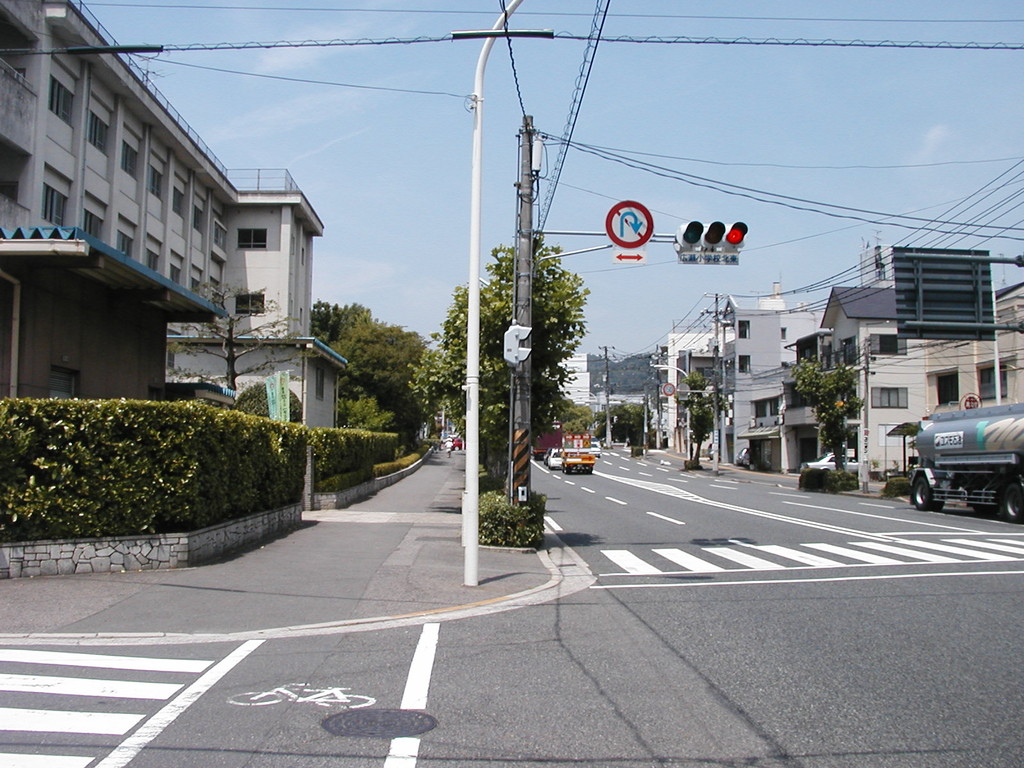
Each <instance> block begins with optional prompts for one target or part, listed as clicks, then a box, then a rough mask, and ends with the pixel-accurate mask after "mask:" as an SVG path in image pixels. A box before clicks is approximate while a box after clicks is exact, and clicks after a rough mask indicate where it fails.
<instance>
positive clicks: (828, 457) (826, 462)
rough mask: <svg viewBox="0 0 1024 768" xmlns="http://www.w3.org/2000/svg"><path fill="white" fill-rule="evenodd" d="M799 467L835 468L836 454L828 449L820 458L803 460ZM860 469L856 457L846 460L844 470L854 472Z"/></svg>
mask: <svg viewBox="0 0 1024 768" xmlns="http://www.w3.org/2000/svg"><path fill="white" fill-rule="evenodd" d="M800 468H801V469H835V468H836V455H835V454H834V453H832V452H831V451H829V452H828V453H826V454H825V455H824V456H822V457H821V458H820V459H815V460H814V461H805V462H804V463H803V464H801V465H800ZM859 469H860V464H859V463H858V462H857V460H856V459H847V460H846V471H847V472H853V473H854V474H856V473H857V471H858V470H859Z"/></svg>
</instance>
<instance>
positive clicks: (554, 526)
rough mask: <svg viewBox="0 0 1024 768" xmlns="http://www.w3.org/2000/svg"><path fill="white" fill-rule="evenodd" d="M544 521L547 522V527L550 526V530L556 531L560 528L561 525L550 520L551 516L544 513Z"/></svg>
mask: <svg viewBox="0 0 1024 768" xmlns="http://www.w3.org/2000/svg"><path fill="white" fill-rule="evenodd" d="M544 522H545V523H546V524H547V526H548V528H550V529H551V530H552V531H555V532H556V533H557V532H558V531H561V530H562V526H560V525H559V524H558V523H556V522H555V521H554V520H552V519H551V517H550V516H548V515H544Z"/></svg>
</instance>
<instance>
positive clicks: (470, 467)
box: [462, 0, 523, 587]
mask: <svg viewBox="0 0 1024 768" xmlns="http://www.w3.org/2000/svg"><path fill="white" fill-rule="evenodd" d="M522 2H523V0H510V2H509V4H508V6H507V7H506V9H505V12H504V13H502V14H501V15H499V16H498V20H497V21H496V22H495V24H494V27H493V29H494V31H497V30H500V29H503V28H504V26H505V22H506V20H507V18H508V17H509V16H511V15H512V12H513V11H515V9H516V8H518V7H519V5H520V4H521V3H522ZM494 40H495V38H493V37H489V38H487V39H485V40H484V44H483V48H481V50H480V58H479V59H477V63H476V79H475V80H474V81H473V94H472V96H470V106H471V108H472V109H473V170H472V173H473V179H472V184H471V186H470V203H469V285H468V286H467V288H468V291H469V293H468V296H467V309H466V386H465V389H466V490H465V492H464V494H463V499H462V544H463V548H464V550H465V552H464V554H465V558H464V576H463V583H464V584H465V585H466V586H467V587H475V586H478V585H479V583H480V577H479V555H480V476H479V471H480V470H479V467H480V252H481V246H482V244H481V234H480V229H481V223H480V219H481V210H482V207H483V205H482V197H483V154H484V136H483V133H484V121H483V118H484V96H483V94H484V69H485V68H486V67H487V57H488V56H489V55H490V53H491V48H492V47H493V46H494Z"/></svg>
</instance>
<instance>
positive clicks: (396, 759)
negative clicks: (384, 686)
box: [384, 622, 441, 768]
mask: <svg viewBox="0 0 1024 768" xmlns="http://www.w3.org/2000/svg"><path fill="white" fill-rule="evenodd" d="M440 628H441V625H440V624H438V623H437V622H431V623H429V624H424V625H423V631H422V632H420V641H419V642H418V643H417V644H416V652H415V653H414V654H413V657H412V664H411V665H410V666H409V677H408V678H406V681H405V693H403V694H402V704H401V708H402V709H420V710H422V709H426V708H427V692H428V690H429V689H430V675H431V673H432V671H433V669H434V656H435V655H436V653H437V637H438V632H439V630H440ZM419 752H420V740H419V739H418V738H416V737H410V736H403V737H399V738H394V739H392V740H391V748H390V749H389V750H388V756H387V759H386V760H385V761H384V768H416V758H417V756H418V755H419Z"/></svg>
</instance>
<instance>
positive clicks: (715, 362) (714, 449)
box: [711, 293, 722, 477]
mask: <svg viewBox="0 0 1024 768" xmlns="http://www.w3.org/2000/svg"><path fill="white" fill-rule="evenodd" d="M713 338H714V341H713V342H712V344H713V346H712V350H713V356H712V375H711V379H712V381H713V382H714V396H713V397H712V408H713V409H714V422H713V424H714V427H713V428H714V435H715V436H714V438H713V439H712V441H711V454H712V458H711V474H713V475H715V476H716V477H717V476H718V454H719V453H721V452H722V446H721V445H719V444H718V442H719V440H720V439H721V437H722V436H721V435H720V434H719V431H718V424H719V421H720V419H721V415H720V413H719V403H720V402H721V400H720V398H721V384H720V382H719V378H720V376H721V371H720V369H719V362H720V360H721V355H720V352H719V349H718V294H717V293H716V294H715V330H714V334H713Z"/></svg>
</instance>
